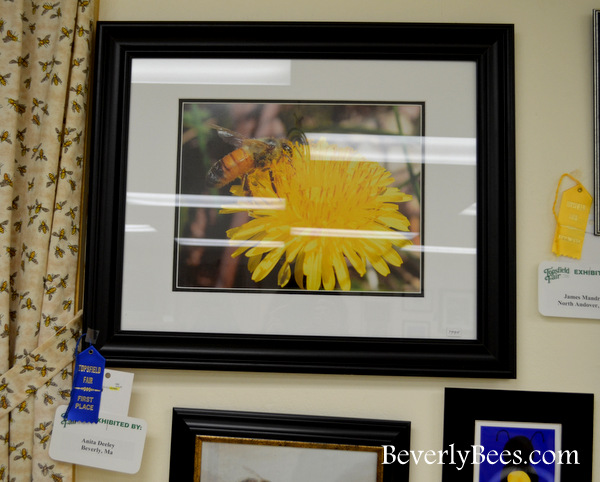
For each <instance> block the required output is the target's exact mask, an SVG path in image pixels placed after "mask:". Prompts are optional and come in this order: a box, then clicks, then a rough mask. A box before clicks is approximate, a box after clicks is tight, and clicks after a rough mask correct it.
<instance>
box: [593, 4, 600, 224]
mask: <svg viewBox="0 0 600 482" xmlns="http://www.w3.org/2000/svg"><path fill="white" fill-rule="evenodd" d="M592 18H593V21H592V23H593V32H594V41H593V55H594V61H593V72H594V234H595V235H596V236H600V10H594V11H593V17H592Z"/></svg>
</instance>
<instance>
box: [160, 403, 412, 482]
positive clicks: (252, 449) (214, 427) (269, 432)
mask: <svg viewBox="0 0 600 482" xmlns="http://www.w3.org/2000/svg"><path fill="white" fill-rule="evenodd" d="M384 446H392V447H393V449H388V450H391V451H395V452H401V451H403V450H405V451H407V453H408V451H409V450H410V422H398V421H389V420H370V419H352V418H339V417H311V416H305V415H287V414H272V413H255V412H231V411H214V410H198V409H187V408H174V409H173V426H172V434H171V464H170V476H169V477H170V478H169V480H172V481H179V480H193V481H195V482H242V481H249V480H250V481H260V482H263V481H269V480H278V481H281V482H286V481H287V482H292V481H295V480H314V481H320V480H323V481H328V482H329V481H338V480H339V481H344V482H353V481H356V482H391V481H394V482H395V481H408V473H409V464H408V463H405V464H400V463H393V464H391V463H390V464H384V463H383V462H384Z"/></svg>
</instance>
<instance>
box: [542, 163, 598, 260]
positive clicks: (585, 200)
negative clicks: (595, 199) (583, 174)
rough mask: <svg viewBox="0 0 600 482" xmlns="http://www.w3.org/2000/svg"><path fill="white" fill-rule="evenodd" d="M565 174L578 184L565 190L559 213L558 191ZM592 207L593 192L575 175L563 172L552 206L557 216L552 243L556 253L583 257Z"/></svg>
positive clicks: (576, 257) (578, 257)
mask: <svg viewBox="0 0 600 482" xmlns="http://www.w3.org/2000/svg"><path fill="white" fill-rule="evenodd" d="M565 176H567V177H569V178H571V180H573V182H575V183H576V184H577V185H576V186H574V187H572V188H570V189H567V190H566V191H565V192H563V194H562V199H561V201H560V209H559V212H558V215H557V214H556V201H557V199H558V191H559V190H560V185H561V183H562V180H563V178H564V177H565ZM591 207H592V196H591V194H590V193H589V192H587V190H586V189H585V187H583V185H582V184H581V183H580V182H579V181H578V180H577V179H575V178H574V177H573V176H571V175H570V174H563V175H562V176H561V177H560V180H559V181H558V186H557V188H556V195H555V196H554V205H553V206H552V212H553V213H554V217H555V218H556V231H555V233H554V242H553V243H552V252H553V253H554V254H556V255H558V256H569V257H571V258H575V259H580V258H581V250H582V249H583V239H584V238H585V227H586V225H587V222H588V217H589V214H590V208H591Z"/></svg>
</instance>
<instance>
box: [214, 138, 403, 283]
mask: <svg viewBox="0 0 600 482" xmlns="http://www.w3.org/2000/svg"><path fill="white" fill-rule="evenodd" d="M310 152H311V155H310V156H303V155H301V154H300V153H299V152H296V150H295V154H294V156H293V159H291V160H289V159H287V158H283V157H282V158H281V159H279V160H277V161H275V162H274V163H273V164H272V165H271V166H270V168H269V169H264V170H260V169H256V170H254V171H252V172H250V173H249V174H248V177H247V179H246V180H245V182H244V183H243V185H235V186H233V187H232V188H231V192H232V194H234V195H237V196H248V195H250V196H253V197H255V198H279V199H280V200H283V202H281V203H278V205H277V206H275V207H274V205H269V204H268V203H265V204H264V205H260V204H259V205H257V207H256V208H251V209H249V210H248V213H249V215H250V217H251V218H253V219H251V220H250V221H248V222H246V223H245V224H243V225H242V226H239V227H236V228H233V229H230V230H229V231H227V236H228V237H229V238H230V239H231V240H232V241H237V242H241V243H240V244H241V247H240V248H238V249H237V250H236V251H235V252H234V253H233V256H239V255H241V254H243V253H245V255H246V256H247V257H248V269H249V270H250V272H251V273H252V280H253V281H254V282H258V281H260V280H262V279H263V278H265V277H266V276H267V275H268V274H269V273H270V272H271V271H273V269H275V268H276V266H277V265H278V264H279V263H280V262H281V266H280V267H279V272H278V278H277V281H278V284H279V286H281V287H284V286H286V285H287V283H288V282H289V281H290V279H291V276H292V272H293V275H294V278H295V280H296V283H297V284H298V286H299V287H301V288H306V289H308V290H319V289H320V288H321V287H323V289H325V290H333V289H335V287H336V280H337V283H338V284H339V287H340V288H341V289H342V290H349V289H350V285H351V282H350V273H349V268H350V267H351V268H353V269H354V270H355V271H356V272H357V273H358V274H359V275H360V276H364V275H365V273H366V271H367V266H368V264H370V265H371V266H373V268H374V269H375V270H376V271H377V272H378V273H380V274H381V275H383V276H387V275H388V274H389V273H390V268H389V265H392V266H400V265H401V264H402V258H401V257H400V254H399V253H398V251H397V249H396V248H401V247H403V246H406V245H409V244H412V243H411V242H410V240H409V239H408V237H407V236H406V235H405V234H403V232H406V231H408V229H409V221H408V219H407V218H406V217H405V216H404V215H403V214H401V213H400V212H399V210H398V204H397V203H400V202H406V201H410V200H411V199H412V196H411V195H408V194H405V193H403V192H402V191H400V190H399V189H398V188H396V187H391V186H390V184H392V183H393V182H394V179H393V178H392V176H391V174H390V172H389V171H388V170H387V169H385V168H383V167H382V166H381V165H379V164H378V163H376V162H370V161H368V160H366V159H364V158H361V157H359V156H358V155H357V153H356V152H355V151H354V150H352V149H349V148H347V149H340V148H338V147H337V146H335V145H329V144H328V143H327V142H326V141H325V140H320V141H319V142H317V143H315V144H313V145H311V148H310ZM232 211H235V210H232V209H229V210H227V211H222V212H232ZM249 244H250V246H248V245H249ZM292 268H293V269H292Z"/></svg>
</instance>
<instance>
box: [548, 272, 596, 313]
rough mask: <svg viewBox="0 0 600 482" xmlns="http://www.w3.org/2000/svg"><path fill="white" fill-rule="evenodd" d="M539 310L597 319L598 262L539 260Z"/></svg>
mask: <svg viewBox="0 0 600 482" xmlns="http://www.w3.org/2000/svg"><path fill="white" fill-rule="evenodd" d="M538 309H539V311H540V313H541V314H542V315H545V316H561V317H564V318H592V319H600V264H591V263H585V262H562V261H544V262H542V263H540V267H539V271H538Z"/></svg>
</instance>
